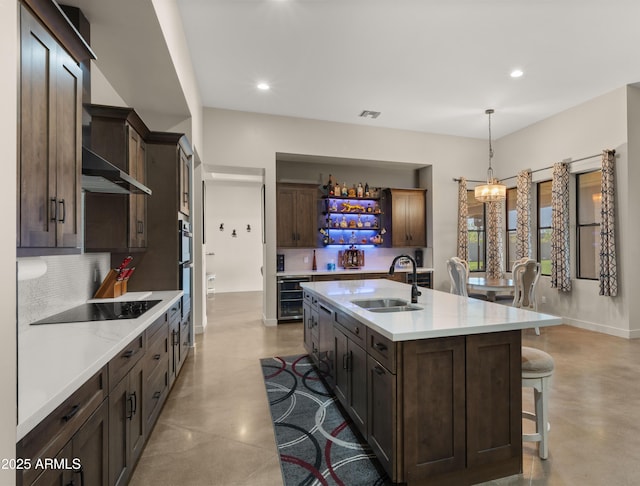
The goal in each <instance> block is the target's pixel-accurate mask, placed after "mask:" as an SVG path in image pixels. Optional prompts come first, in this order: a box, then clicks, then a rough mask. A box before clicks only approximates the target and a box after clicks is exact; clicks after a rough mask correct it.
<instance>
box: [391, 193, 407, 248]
mask: <svg viewBox="0 0 640 486" xmlns="http://www.w3.org/2000/svg"><path fill="white" fill-rule="evenodd" d="M408 211H409V198H408V197H407V195H406V194H393V193H392V198H391V221H392V224H393V226H392V228H391V243H392V245H393V246H394V247H395V246H408V244H409V228H408V227H407V213H408Z"/></svg>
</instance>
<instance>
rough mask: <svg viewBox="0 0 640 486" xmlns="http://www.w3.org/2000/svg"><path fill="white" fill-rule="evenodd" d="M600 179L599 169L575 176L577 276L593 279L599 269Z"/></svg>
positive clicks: (600, 172) (595, 277) (596, 276)
mask: <svg viewBox="0 0 640 486" xmlns="http://www.w3.org/2000/svg"><path fill="white" fill-rule="evenodd" d="M601 181H602V171H600V170H597V171H594V172H586V173H584V174H578V175H577V176H576V186H577V190H576V194H577V204H576V211H577V218H576V219H577V221H578V235H577V246H578V271H577V277H578V278H584V279H594V280H595V279H597V278H598V274H599V271H600V270H599V269H600V221H601V215H600V209H601V207H602V193H601V192H600V184H601Z"/></svg>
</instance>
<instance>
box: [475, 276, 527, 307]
mask: <svg viewBox="0 0 640 486" xmlns="http://www.w3.org/2000/svg"><path fill="white" fill-rule="evenodd" d="M515 285H516V284H515V282H514V281H513V279H511V278H488V277H469V278H468V279H467V289H470V290H476V291H483V292H486V293H487V300H488V301H490V302H495V300H496V294H497V293H498V292H511V293H513V291H514V289H515Z"/></svg>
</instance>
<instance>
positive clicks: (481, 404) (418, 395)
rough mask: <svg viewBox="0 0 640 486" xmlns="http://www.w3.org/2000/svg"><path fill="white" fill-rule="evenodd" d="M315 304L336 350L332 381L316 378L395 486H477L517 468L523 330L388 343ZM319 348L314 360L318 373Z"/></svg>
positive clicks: (333, 349) (331, 310)
mask: <svg viewBox="0 0 640 486" xmlns="http://www.w3.org/2000/svg"><path fill="white" fill-rule="evenodd" d="M314 298H315V296H314ZM320 304H321V305H322V306H323V307H327V308H329V310H330V313H329V314H327V315H329V316H331V317H332V320H330V321H329V322H332V330H331V333H332V341H331V345H330V348H331V352H332V353H334V354H333V369H332V370H331V372H330V373H327V376H328V377H329V378H330V379H327V376H325V374H324V373H321V375H322V376H323V378H325V381H326V382H327V385H328V386H329V387H330V388H332V390H333V392H334V393H335V395H336V397H337V398H338V400H339V402H340V403H341V404H342V406H343V407H344V409H345V410H346V411H347V413H348V414H349V416H350V417H351V419H352V420H353V423H354V424H355V426H356V427H357V429H358V430H359V431H360V432H361V433H362V435H363V437H365V438H366V439H367V441H368V443H369V445H370V446H371V449H372V450H373V452H374V453H375V454H376V456H377V458H378V459H379V461H380V463H381V464H382V466H383V467H384V469H385V470H386V472H387V474H388V475H389V477H390V478H391V479H392V481H393V482H398V483H407V484H408V485H409V486H411V485H412V484H430V485H431V484H446V485H448V484H475V483H478V482H482V481H488V480H490V479H495V478H499V477H504V476H509V475H512V474H517V473H518V472H519V471H520V470H521V468H522V439H521V435H522V424H521V415H520V414H521V410H522V395H521V393H522V392H521V384H520V381H521V373H520V359H521V357H520V352H521V334H520V331H507V332H496V333H485V334H476V335H469V336H453V337H441V338H432V339H420V340H414V341H403V342H393V341H391V340H389V339H388V338H386V337H385V336H383V335H381V334H380V333H378V332H376V331H375V330H373V329H370V328H368V327H367V326H365V325H364V324H363V323H361V322H360V321H358V320H356V319H354V318H352V317H351V316H348V315H346V314H344V313H343V312H341V311H339V310H337V309H334V308H332V307H329V306H327V305H326V304H324V303H322V302H321V303H320ZM320 309H322V308H320ZM325 319H326V318H323V311H322V310H320V314H319V322H320V323H322V322H323V320H325ZM305 325H306V321H305ZM319 327H320V329H321V330H322V326H319ZM324 351H325V349H324V348H323V346H320V348H319V350H318V352H317V353H313V354H311V356H312V357H313V359H314V361H315V363H316V365H318V367H319V368H320V369H321V370H323V362H322V360H321V359H319V357H320V356H323V352H324Z"/></svg>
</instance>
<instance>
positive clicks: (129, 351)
mask: <svg viewBox="0 0 640 486" xmlns="http://www.w3.org/2000/svg"><path fill="white" fill-rule="evenodd" d="M133 355H134V352H133V350H131V349H130V350H128V351H125V352H124V353H122V357H123V358H131V356H133Z"/></svg>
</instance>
